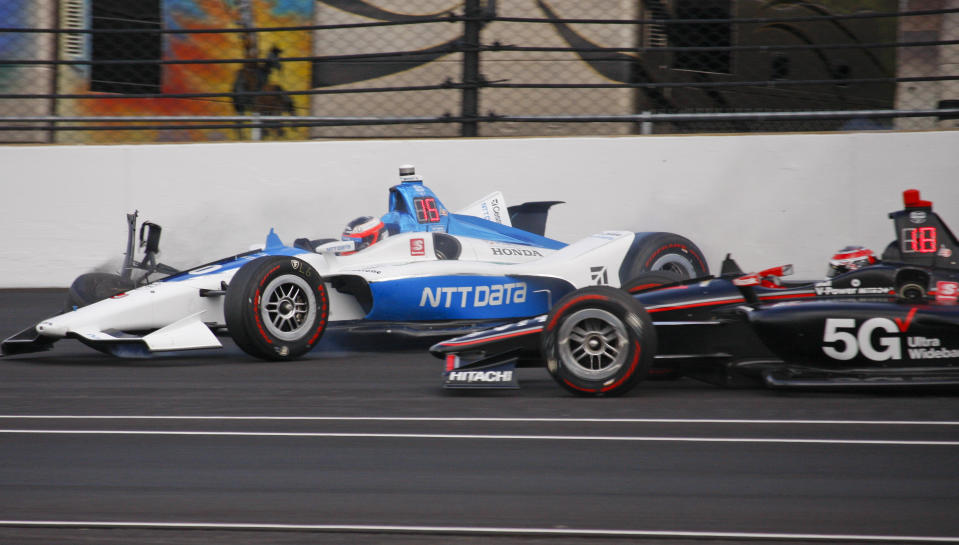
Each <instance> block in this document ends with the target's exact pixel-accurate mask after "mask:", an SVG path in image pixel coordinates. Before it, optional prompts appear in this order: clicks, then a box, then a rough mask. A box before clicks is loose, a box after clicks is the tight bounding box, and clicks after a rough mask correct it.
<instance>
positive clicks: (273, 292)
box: [223, 256, 329, 360]
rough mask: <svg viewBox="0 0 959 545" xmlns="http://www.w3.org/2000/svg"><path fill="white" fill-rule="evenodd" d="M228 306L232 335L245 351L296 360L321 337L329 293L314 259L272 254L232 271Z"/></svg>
mask: <svg viewBox="0 0 959 545" xmlns="http://www.w3.org/2000/svg"><path fill="white" fill-rule="evenodd" d="M223 312H224V315H225V318H226V326H227V329H228V330H229V332H230V336H231V337H233V340H234V341H235V342H236V344H237V346H239V347H240V348H241V349H242V350H243V351H244V352H246V353H247V354H250V355H251V356H254V357H257V358H262V359H266V360H291V359H295V358H297V357H299V356H302V355H303V354H305V353H307V352H309V351H310V350H311V349H312V348H313V347H314V346H315V345H316V343H317V342H318V341H319V340H320V338H321V337H322V335H323V332H324V331H325V329H326V322H327V318H328V317H329V297H328V296H327V292H326V286H325V285H324V283H323V279H322V278H321V277H320V274H319V273H318V272H317V271H316V269H314V268H313V267H312V266H310V264H309V263H307V262H305V261H303V260H301V259H297V258H295V257H285V256H268V257H261V258H259V259H255V260H253V261H251V262H250V263H247V264H246V265H244V266H243V267H242V268H241V269H240V270H239V271H238V272H237V273H236V275H234V276H233V278H232V279H231V280H230V284H229V287H228V288H227V290H226V297H225V300H224V304H223Z"/></svg>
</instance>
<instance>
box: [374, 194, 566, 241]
mask: <svg viewBox="0 0 959 545" xmlns="http://www.w3.org/2000/svg"><path fill="white" fill-rule="evenodd" d="M418 198H432V199H434V201H435V203H436V207H437V209H438V212H439V221H435V222H424V223H421V222H419V221H418V220H417V218H416V212H415V204H414V201H415V199H418ZM380 219H382V220H383V223H385V224H386V225H387V226H389V229H390V233H393V234H395V233H408V232H416V231H427V232H433V231H439V232H444V233H449V234H451V235H455V236H463V237H471V238H479V239H483V240H492V241H496V242H508V243H511V244H524V245H527V246H536V247H538V248H548V249H550V250H558V249H560V248H563V247H565V246H566V244H564V243H562V242H559V241H558V240H553V239H550V238H546V237H543V236H540V235H537V234H534V233H530V232H527V231H523V230H522V229H516V228H514V227H510V226H508V225H501V224H499V223H496V222H494V221H489V220H485V219H482V218H477V217H474V216H465V215H462V214H452V213H450V212H449V210H447V208H446V207H445V206H444V205H443V203H442V202H440V200H439V199H438V198H437V197H436V194H435V193H433V191H432V190H430V188H428V187H426V186H424V185H423V182H420V181H408V182H404V183H401V184H399V185H396V186H393V187H391V188H390V211H389V212H387V213H386V214H384V215H383V216H382V217H381V218H380Z"/></svg>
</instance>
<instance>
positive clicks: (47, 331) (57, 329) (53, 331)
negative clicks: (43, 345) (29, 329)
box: [37, 320, 67, 337]
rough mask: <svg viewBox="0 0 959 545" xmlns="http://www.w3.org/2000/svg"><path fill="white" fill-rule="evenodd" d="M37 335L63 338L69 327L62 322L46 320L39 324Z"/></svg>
mask: <svg viewBox="0 0 959 545" xmlns="http://www.w3.org/2000/svg"><path fill="white" fill-rule="evenodd" d="M37 333H40V334H41V335H46V336H54V337H63V336H64V335H66V334H67V327H66V325H65V324H64V323H63V322H62V321H53V320H44V321H42V322H40V323H39V324H37Z"/></svg>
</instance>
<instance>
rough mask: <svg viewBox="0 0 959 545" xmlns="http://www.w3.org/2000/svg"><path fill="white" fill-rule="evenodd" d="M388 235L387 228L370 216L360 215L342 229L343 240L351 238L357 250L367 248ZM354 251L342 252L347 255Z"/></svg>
mask: <svg viewBox="0 0 959 545" xmlns="http://www.w3.org/2000/svg"><path fill="white" fill-rule="evenodd" d="M388 236H389V230H388V229H387V228H386V224H384V223H383V222H382V221H381V220H380V219H379V218H374V217H372V216H360V217H358V218H356V219H355V220H353V221H351V222H349V223H347V224H346V227H345V228H344V229H343V236H342V237H341V238H342V239H343V240H352V241H353V242H354V243H355V244H356V250H354V252H358V251H360V250H363V249H365V248H368V247H370V246H372V245H374V244H376V243H377V242H379V241H381V240H383V239H384V238H386V237H388ZM354 252H344V253H343V255H349V254H352V253H354Z"/></svg>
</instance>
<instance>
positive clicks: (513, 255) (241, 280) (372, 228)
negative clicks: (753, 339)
mask: <svg viewBox="0 0 959 545" xmlns="http://www.w3.org/2000/svg"><path fill="white" fill-rule="evenodd" d="M554 204H557V202H556V201H543V202H532V203H524V204H521V205H517V206H513V207H506V206H505V204H504V202H503V197H502V194H500V193H499V192H495V193H493V194H491V195H489V196H487V197H485V198H483V199H481V200H479V201H477V202H475V203H473V204H471V205H469V206H467V207H466V208H465V209H464V210H463V211H462V212H461V213H452V212H450V211H449V210H448V209H447V208H446V207H445V206H444V205H443V203H442V202H440V200H439V198H437V196H436V195H435V194H434V193H433V191H431V190H430V189H429V188H428V187H426V186H425V185H424V184H423V182H422V180H421V179H420V178H419V177H418V176H417V175H416V174H415V172H414V170H413V168H412V166H408V165H407V166H404V167H401V168H400V183H399V184H398V185H395V186H393V187H391V188H390V191H389V211H388V212H387V213H386V214H385V215H383V216H381V217H380V218H374V217H363V218H358V219H357V220H354V221H352V222H350V223H349V224H348V226H347V229H346V231H345V232H344V233H343V236H342V238H341V239H321V240H308V239H305V238H304V239H297V241H296V242H295V243H294V244H293V245H292V246H287V245H285V244H283V243H282V242H281V240H280V238H279V237H278V236H277V235H276V234H275V233H273V231H272V230H271V231H270V234H269V235H268V237H267V240H266V244H265V245H264V247H263V248H262V249H258V250H253V251H249V252H246V253H241V254H238V255H234V256H230V257H227V258H224V259H219V260H217V261H213V262H212V263H209V264H206V265H201V266H197V267H194V268H191V269H189V270H185V271H176V270H174V269H172V268H170V267H167V266H165V265H160V264H158V263H156V259H155V257H156V254H157V252H158V250H159V232H160V231H159V228H158V227H157V226H154V225H149V224H147V225H146V231H145V232H144V230H143V229H142V228H141V233H140V239H141V242H142V243H143V245H144V246H145V248H146V257H145V258H144V259H143V260H142V261H140V262H135V261H133V259H132V255H133V253H134V246H135V244H134V242H135V241H134V231H135V218H128V219H129V220H130V229H129V236H130V239H129V243H128V249H127V262H126V265H125V267H124V268H123V270H122V272H121V274H118V275H111V274H104V273H90V274H86V275H82V276H80V277H78V278H77V280H76V281H74V283H73V286H71V288H70V292H69V297H70V300H69V309H68V310H67V311H66V312H64V313H62V314H60V315H57V316H54V317H51V318H48V319H45V320H42V321H41V322H40V323H38V324H36V325H35V326H31V327H29V328H27V329H25V330H24V331H22V332H20V333H18V334H16V335H14V336H12V337H10V338H8V339H6V340H5V341H3V343H2V352H3V355H12V354H20V353H26V352H35V351H40V350H45V349H48V348H50V347H51V346H52V344H53V343H54V342H56V341H57V340H59V339H63V338H72V339H77V340H79V341H81V342H83V343H84V344H86V345H89V346H91V347H93V348H96V349H98V350H101V351H104V352H107V353H111V354H114V355H119V356H130V357H133V356H148V355H150V354H153V353H155V352H166V351H177V350H191V349H206V348H218V347H220V346H221V343H220V341H219V339H218V336H222V335H229V336H230V337H232V338H233V340H234V341H235V342H236V344H237V345H238V346H239V347H240V348H242V349H243V350H244V351H245V352H247V353H248V354H250V355H253V356H255V357H259V358H263V359H270V360H277V359H279V360H285V359H292V358H296V357H298V356H301V355H303V354H304V353H306V352H307V351H309V350H310V349H312V348H313V347H314V346H315V345H316V344H317V343H318V342H319V341H320V338H321V337H322V335H323V333H324V332H325V331H326V330H327V328H328V327H333V328H341V329H343V330H347V331H351V332H357V333H361V332H365V333H369V332H387V331H389V332H392V333H394V334H405V335H410V336H447V337H449V336H453V335H459V334H462V333H464V332H466V331H470V330H475V329H476V328H487V327H490V326H491V325H496V324H502V323H506V322H510V321H513V320H516V319H518V318H524V317H529V316H536V315H538V314H542V313H544V312H547V311H548V310H549V308H550V307H551V306H552V305H553V303H554V302H555V301H556V300H558V299H560V298H562V297H563V296H564V295H566V294H567V293H569V292H571V291H573V290H575V289H576V288H580V287H583V286H587V285H596V284H601V285H610V286H617V287H618V286H620V285H622V284H623V283H625V282H628V281H629V280H630V279H632V278H634V277H636V276H638V275H639V274H640V273H643V272H648V271H656V270H668V271H672V272H673V273H675V274H679V275H680V276H683V277H687V278H693V277H701V276H703V275H705V274H708V266H707V264H706V260H705V258H704V257H703V254H702V252H701V251H700V250H699V249H698V248H697V247H696V246H695V245H694V244H693V243H692V242H690V241H689V240H688V239H686V238H684V237H682V236H679V235H675V234H672V233H664V232H647V233H633V232H628V231H604V232H601V233H598V234H595V235H592V236H589V237H586V238H584V239H582V240H579V241H578V242H575V243H573V244H568V245H567V244H564V243H562V242H559V241H557V240H553V239H550V238H547V237H546V236H544V234H545V225H546V218H547V214H548V211H549V208H550V207H551V206H552V205H554ZM133 270H137V271H139V273H140V274H142V276H140V278H138V279H134V275H133V274H132V271H133ZM144 273H145V274H144ZM154 275H165V276H164V277H161V278H159V279H157V280H152V279H151V276H154Z"/></svg>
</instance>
